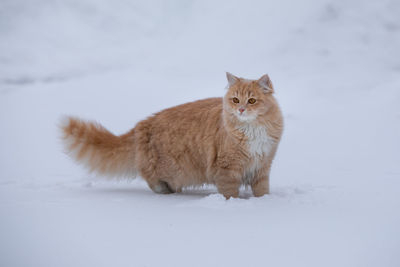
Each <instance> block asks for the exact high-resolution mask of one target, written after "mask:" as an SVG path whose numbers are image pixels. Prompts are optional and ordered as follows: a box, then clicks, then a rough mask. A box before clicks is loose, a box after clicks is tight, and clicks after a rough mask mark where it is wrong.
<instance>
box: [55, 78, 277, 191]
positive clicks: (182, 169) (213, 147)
mask: <svg viewBox="0 0 400 267" xmlns="http://www.w3.org/2000/svg"><path fill="white" fill-rule="evenodd" d="M227 76H228V81H229V89H228V91H227V93H226V95H225V97H224V98H209V99H204V100H199V101H195V102H191V103H186V104H183V105H179V106H176V107H172V108H169V109H166V110H163V111H161V112H159V113H157V114H155V115H153V116H151V117H149V118H147V119H146V120H143V121H141V122H139V123H138V124H137V125H136V126H135V128H133V129H132V130H131V131H129V132H128V133H126V134H124V135H121V136H115V135H113V134H112V133H110V132H109V131H107V130H106V129H105V128H103V127H102V126H100V125H99V124H96V123H92V122H83V121H81V120H79V119H75V118H68V119H67V120H66V122H65V123H64V124H63V125H62V131H63V134H64V135H63V139H64V141H65V144H66V148H67V151H68V152H69V153H70V154H71V155H72V157H74V158H75V159H76V160H77V161H78V162H82V163H85V165H86V166H87V167H88V168H89V169H90V170H92V171H96V172H98V173H100V174H108V175H112V176H135V174H136V173H139V174H140V176H141V177H143V178H144V179H145V180H146V181H147V183H148V185H149V187H150V188H151V189H152V190H153V191H155V192H157V193H173V192H177V191H178V192H179V191H180V190H181V189H182V188H183V187H188V186H195V185H203V184H215V185H216V186H217V188H218V191H219V192H220V193H221V194H223V195H224V196H225V197H226V198H229V197H238V194H239V187H240V185H242V184H246V185H250V186H251V187H252V190H253V193H254V195H255V196H262V195H264V194H267V193H269V172H270V168H271V163H272V160H273V158H274V155H275V152H276V149H277V146H278V144H279V141H280V138H281V134H282V130H283V119H282V115H281V111H280V108H279V106H278V104H277V102H276V100H275V98H274V96H273V87H272V83H271V81H270V80H269V77H268V76H267V75H264V76H263V77H261V78H260V79H259V80H245V79H242V78H237V77H235V76H233V75H232V74H229V73H227ZM233 98H237V100H239V103H234V102H233V101H232V99H233ZM249 98H254V99H255V100H256V102H255V103H254V104H250V103H249V102H248V99H249ZM239 109H241V110H242V111H243V110H244V111H243V113H242V114H240V112H239V111H238V110H239Z"/></svg>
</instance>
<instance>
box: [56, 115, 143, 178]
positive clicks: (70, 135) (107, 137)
mask: <svg viewBox="0 0 400 267" xmlns="http://www.w3.org/2000/svg"><path fill="white" fill-rule="evenodd" d="M60 128H61V130H62V133H63V136H62V139H63V141H64V145H65V148H66V150H67V154H69V155H70V156H71V157H72V158H74V159H75V160H76V161H78V162H79V163H81V164H83V165H84V166H85V167H87V168H88V169H89V170H90V171H93V172H96V173H98V174H103V175H109V176H119V177H121V176H130V177H132V176H135V173H136V171H135V166H134V156H135V154H134V149H135V147H134V136H133V130H132V131H130V132H128V133H126V134H124V135H121V136H115V135H113V134H112V133H110V132H109V131H108V130H107V129H105V128H104V127H103V126H101V125H100V124H98V123H95V122H85V121H82V120H80V119H76V118H65V119H63V121H62V124H61V127H60Z"/></svg>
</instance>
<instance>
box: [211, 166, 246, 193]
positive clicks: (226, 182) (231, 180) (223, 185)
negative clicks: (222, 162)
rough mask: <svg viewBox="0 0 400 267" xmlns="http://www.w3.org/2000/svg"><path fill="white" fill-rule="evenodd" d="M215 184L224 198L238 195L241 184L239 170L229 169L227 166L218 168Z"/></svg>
mask: <svg viewBox="0 0 400 267" xmlns="http://www.w3.org/2000/svg"><path fill="white" fill-rule="evenodd" d="M216 178H217V179H216V181H215V184H216V186H217V189H218V192H219V193H220V194H222V195H224V197H225V198H226V199H229V198H231V197H234V198H237V197H239V188H240V185H241V177H240V172H238V171H236V170H230V169H229V168H226V169H220V170H219V171H218V173H217V177H216Z"/></svg>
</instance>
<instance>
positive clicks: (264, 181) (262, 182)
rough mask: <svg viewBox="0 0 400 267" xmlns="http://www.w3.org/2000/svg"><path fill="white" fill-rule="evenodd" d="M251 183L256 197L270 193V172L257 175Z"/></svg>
mask: <svg viewBox="0 0 400 267" xmlns="http://www.w3.org/2000/svg"><path fill="white" fill-rule="evenodd" d="M257 176H258V177H255V179H254V180H253V183H252V184H251V190H252V191H253V195H254V196H255V197H261V196H263V195H265V194H269V174H264V175H257Z"/></svg>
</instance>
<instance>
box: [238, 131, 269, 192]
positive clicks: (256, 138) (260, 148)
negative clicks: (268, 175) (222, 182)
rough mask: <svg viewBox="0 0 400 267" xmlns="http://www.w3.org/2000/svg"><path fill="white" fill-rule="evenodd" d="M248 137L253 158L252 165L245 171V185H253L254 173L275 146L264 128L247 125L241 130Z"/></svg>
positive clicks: (249, 149) (249, 150)
mask: <svg viewBox="0 0 400 267" xmlns="http://www.w3.org/2000/svg"><path fill="white" fill-rule="evenodd" d="M239 130H240V131H241V132H243V133H244V134H245V136H246V137H247V145H248V152H249V154H250V157H251V158H252V160H251V163H250V165H249V166H247V168H245V170H244V176H243V183H244V184H251V181H252V179H253V178H254V173H255V172H256V171H257V170H258V169H259V168H260V167H261V166H262V163H263V162H262V161H263V159H264V156H268V155H269V153H270V152H271V149H272V146H273V144H274V141H273V139H272V138H271V137H270V136H269V135H268V132H267V129H266V128H265V127H263V126H252V125H246V126H243V127H241V128H239Z"/></svg>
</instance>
